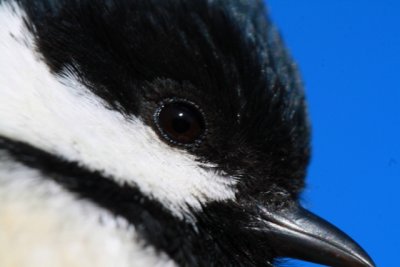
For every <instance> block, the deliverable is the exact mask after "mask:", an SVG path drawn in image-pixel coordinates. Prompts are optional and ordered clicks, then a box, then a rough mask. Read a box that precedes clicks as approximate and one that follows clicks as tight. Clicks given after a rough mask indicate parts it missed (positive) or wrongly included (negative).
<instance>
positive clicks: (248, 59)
mask: <svg viewBox="0 0 400 267" xmlns="http://www.w3.org/2000/svg"><path fill="white" fill-rule="evenodd" d="M0 6H1V9H0V22H2V23H1V25H4V26H1V27H0V31H1V32H0V34H1V35H0V37H1V38H2V39H1V40H0V43H2V44H3V47H0V48H1V50H2V51H3V52H0V53H1V54H0V55H1V57H2V61H3V63H1V64H7V68H4V69H2V70H1V72H0V85H1V88H0V95H1V112H0V137H1V138H0V140H1V141H0V151H1V150H2V151H3V153H7V155H8V157H9V158H12V159H13V160H14V161H16V162H18V163H19V164H22V165H24V166H26V167H27V168H30V169H34V170H37V171H39V172H40V173H41V174H42V176H43V178H41V179H44V180H51V181H52V182H55V183H57V184H58V185H60V186H61V188H62V190H63V191H65V192H68V193H69V194H72V195H74V196H76V197H77V199H78V200H84V201H88V202H90V203H94V205H96V207H99V208H100V209H104V210H107V211H108V212H110V214H112V216H115V217H119V218H123V219H124V220H126V221H127V223H128V224H130V225H132V226H133V227H134V229H135V231H136V232H137V235H138V236H139V238H140V239H141V240H142V241H143V242H144V246H149V247H152V248H154V249H155V251H159V252H160V253H161V252H162V253H165V254H166V255H167V256H168V257H169V258H171V259H172V260H173V261H174V262H175V263H176V264H177V265H182V266H272V264H273V263H274V262H275V260H276V258H280V257H292V258H298V259H303V260H308V261H312V262H317V263H321V264H326V265H330V266H346V267H367V266H369V267H371V266H374V265H373V263H372V260H371V259H370V258H369V257H368V255H367V254H366V253H365V252H364V251H363V250H362V249H361V248H360V247H359V246H358V245H357V244H356V243H355V242H354V241H352V240H351V239H350V237H348V236H347V235H345V234H344V233H343V232H341V231H340V230H338V229H337V228H335V227H334V226H332V225H331V224H329V223H328V222H326V221H324V220H323V219H321V218H319V217H318V216H316V215H314V214H312V213H311V212H309V211H307V210H305V209H304V208H302V207H301V206H300V204H299V195H300V193H301V192H302V189H303V187H304V178H305V175H306V169H307V165H308V162H309V157H310V147H309V143H310V126H309V122H308V118H307V110H306V104H305V97H304V92H303V88H302V84H301V81H300V78H299V75H298V71H297V69H296V66H295V64H294V63H293V61H292V59H291V57H290V56H289V55H288V53H287V51H286V49H285V48H284V45H283V42H282V40H281V38H280V36H279V34H278V33H277V31H276V29H275V28H274V26H273V25H272V24H271V23H270V21H269V19H268V17H267V16H266V11H265V8H264V6H263V3H262V2H261V1H248V2H247V1H218V0H209V1H206V0H194V1H183V0H182V1H170V0H164V1H159V0H146V1H125V0H118V1H105V0H101V1H86V0H84V1H22V0H21V1H17V3H16V2H14V1H3V2H2V3H1V4H0ZM9 33H11V34H9ZM4 44H6V45H7V46H6V45H4ZM16 77H18V78H16ZM4 151H5V152H4ZM78 200H77V201H76V205H79V201H78ZM80 220H85V218H80ZM132 242H133V240H132Z"/></svg>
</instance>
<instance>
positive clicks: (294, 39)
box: [267, 0, 400, 267]
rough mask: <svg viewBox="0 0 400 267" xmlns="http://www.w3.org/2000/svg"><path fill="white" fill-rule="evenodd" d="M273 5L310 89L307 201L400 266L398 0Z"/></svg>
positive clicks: (275, 0)
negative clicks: (309, 164) (311, 141)
mask: <svg viewBox="0 0 400 267" xmlns="http://www.w3.org/2000/svg"><path fill="white" fill-rule="evenodd" d="M267 4H268V6H269V11H270V14H271V16H272V18H273V20H274V22H275V23H276V24H277V25H278V27H279V28H280V30H281V33H282V34H283V37H284V39H285V42H286V44H287V46H288V47H289V49H290V51H291V53H292V55H293V57H294V58H295V60H296V61H297V62H298V64H299V66H300V69H301V72H302V75H303V79H304V82H305V85H306V92H307V96H308V102H309V109H310V114H311V120H312V124H313V159H312V164H311V166H310V169H309V175H308V187H307V189H306V192H305V194H304V196H303V203H304V205H305V206H306V207H308V208H309V209H311V210H312V211H314V212H315V213H317V214H319V215H321V216H322V217H324V218H326V219H328V220H329V221H331V222H332V223H334V224H335V225H337V226H339V227H340V228H341V229H343V230H344V231H345V232H347V233H348V234H349V235H351V236H352V237H353V238H354V239H355V240H357V241H358V242H359V243H360V244H361V245H362V246H363V247H364V248H365V249H366V250H367V251H368V252H369V254H370V255H371V256H372V258H373V259H374V260H375V262H376V263H377V266H385V267H391V266H393V267H398V266H400V265H399V263H398V262H399V259H398V257H399V255H400V254H399V253H400V220H399V219H400V207H399V206H400V205H399V204H400V84H399V81H400V63H399V62H400V52H399V51H400V1H396V0H392V1H391V0H381V1H365V0H350V1H345V0H339V1H321V0H307V1H293V0H291V1H290V0H267ZM297 264H299V263H297V262H296V264H294V263H293V264H288V265H289V266H291V265H295V266H297ZM300 266H304V267H306V266H307V267H311V266H317V265H313V264H306V263H301V264H300Z"/></svg>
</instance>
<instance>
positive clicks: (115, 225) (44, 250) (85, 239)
mask: <svg viewBox="0 0 400 267" xmlns="http://www.w3.org/2000/svg"><path fill="white" fill-rule="evenodd" d="M42 175H43V174H41V173H39V172H37V171H36V170H33V169H30V168H27V167H25V166H23V165H21V164H17V163H13V162H11V161H7V160H6V159H5V158H4V157H2V155H1V151H0V266H14V267H39V266H40V267H74V266H75V267H91V266H97V267H108V266H119V267H143V266H158V267H173V266H176V264H175V263H174V262H173V261H172V260H171V259H170V258H169V257H168V256H167V255H166V254H164V253H162V252H156V251H155V250H154V249H153V248H151V247H149V246H146V247H145V246H144V244H142V241H140V239H138V237H137V234H136V231H135V228H134V227H133V226H131V225H129V224H128V222H126V221H125V220H124V219H123V218H118V217H115V216H113V215H112V214H110V213H109V212H107V211H105V210H102V209H100V208H98V207H97V206H95V205H94V204H92V203H90V202H87V201H85V200H83V199H76V198H74V197H73V196H72V195H71V194H69V193H68V192H65V191H64V190H63V188H61V187H60V186H59V185H58V184H56V183H54V182H52V181H51V180H50V179H47V180H46V179H43V177H42Z"/></svg>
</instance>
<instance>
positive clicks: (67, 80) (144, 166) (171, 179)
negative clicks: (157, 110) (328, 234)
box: [0, 2, 235, 217]
mask: <svg viewBox="0 0 400 267" xmlns="http://www.w3.org/2000/svg"><path fill="white" fill-rule="evenodd" d="M13 9H14V10H13V11H12V9H11V8H10V6H9V5H8V4H5V3H4V2H3V3H2V4H1V5H0V59H1V61H0V136H5V137H8V138H11V139H14V140H18V141H22V142H25V143H28V144H30V145H32V146H34V147H36V148H39V149H42V150H44V151H47V152H50V153H52V154H54V155H57V156H60V157H62V158H64V159H66V160H69V161H75V162H78V163H80V164H81V165H82V166H85V167H86V168H88V169H90V170H96V171H100V172H102V173H104V174H105V175H106V176H109V177H113V179H115V181H117V182H118V183H121V184H122V183H128V184H131V185H135V186H137V187H138V188H139V189H140V190H141V191H142V192H143V193H144V194H146V195H148V196H150V197H152V198H154V199H156V200H158V201H159V202H160V203H162V204H163V205H164V206H165V207H167V208H168V209H170V210H171V211H172V212H173V213H174V214H175V215H176V216H179V217H182V216H184V214H190V210H191V209H201V206H202V204H205V203H207V202H208V201H213V200H226V199H232V198H234V195H235V191H234V181H233V179H230V178H227V177H223V176H222V175H219V174H218V173H215V172H213V171H207V170H205V169H204V168H201V167H200V166H199V163H198V162H196V159H195V157H194V156H192V155H190V154H188V153H186V152H184V151H182V150H179V149H174V148H171V147H170V146H168V145H167V144H165V143H164V142H163V141H161V140H160V139H159V137H158V135H156V134H155V132H154V131H153V130H152V129H151V128H150V127H149V126H146V125H145V124H144V123H143V122H142V121H141V120H139V119H138V118H135V117H130V118H126V117H124V116H123V115H122V114H120V113H119V112H117V111H113V110H110V109H108V108H106V107H105V104H104V102H103V101H102V100H101V99H100V98H99V97H97V96H96V95H94V94H93V93H91V92H90V91H89V90H88V89H87V88H86V87H85V86H83V85H82V84H81V83H80V82H79V81H78V80H77V78H76V77H75V75H74V74H73V73H68V72H66V73H64V74H63V76H62V77H55V76H54V75H53V74H51V73H50V71H49V69H48V67H47V66H46V65H45V63H44V62H42V61H41V60H40V59H39V58H40V55H37V54H36V53H35V52H34V45H33V44H34V41H33V37H32V35H31V34H30V33H29V32H28V31H27V30H26V29H25V27H24V25H23V17H24V15H23V14H24V13H23V11H21V10H20V9H19V8H18V7H17V6H16V5H14V6H13Z"/></svg>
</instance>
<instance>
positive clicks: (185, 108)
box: [154, 99, 205, 146]
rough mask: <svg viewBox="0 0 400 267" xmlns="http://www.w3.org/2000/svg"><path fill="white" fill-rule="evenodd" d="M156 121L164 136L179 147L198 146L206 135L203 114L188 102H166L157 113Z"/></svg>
mask: <svg viewBox="0 0 400 267" xmlns="http://www.w3.org/2000/svg"><path fill="white" fill-rule="evenodd" d="M154 121H155V123H156V125H157V128H158V130H159V131H160V133H161V134H162V136H163V137H164V138H166V139H167V140H168V141H170V142H172V143H174V144H177V145H184V146H188V145H189V146H190V145H193V144H196V143H198V142H200V141H201V139H202V137H203V135H204V133H205V120H204V116H203V112H202V111H201V109H200V108H199V107H198V106H197V105H195V104H194V103H191V102H189V101H186V100H174V99H169V100H167V101H164V103H162V104H161V107H160V108H158V110H157V111H156V113H155V115H154Z"/></svg>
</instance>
